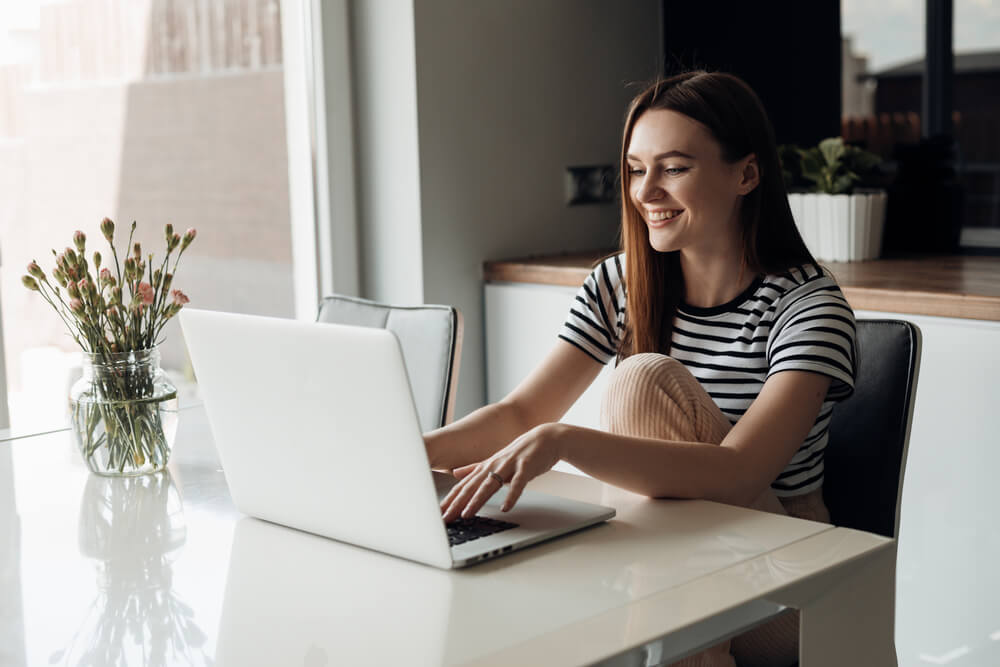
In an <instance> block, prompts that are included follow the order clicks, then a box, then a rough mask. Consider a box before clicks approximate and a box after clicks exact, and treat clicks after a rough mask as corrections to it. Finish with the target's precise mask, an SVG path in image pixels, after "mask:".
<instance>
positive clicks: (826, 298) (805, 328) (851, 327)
mask: <svg viewBox="0 0 1000 667" xmlns="http://www.w3.org/2000/svg"><path fill="white" fill-rule="evenodd" d="M855 335H856V331H855V323H854V311H853V310H851V307H850V306H849V305H848V304H847V300H846V299H845V298H844V296H843V294H842V293H841V292H840V289H839V288H838V287H837V285H836V283H834V282H832V281H829V283H828V285H827V286H824V287H822V288H819V289H812V290H811V291H809V292H808V293H807V294H805V295H804V296H802V297H800V298H797V299H794V300H793V301H792V302H791V303H789V305H788V306H787V307H785V308H784V312H783V313H782V314H781V316H779V318H778V321H777V322H776V323H775V330H773V331H772V333H771V337H770V340H769V341H768V348H767V360H768V371H767V377H771V376H772V375H774V374H775V373H780V372H782V371H788V370H802V371H812V372H814V373H821V374H823V375H828V376H830V377H831V378H832V379H833V382H832V383H831V384H830V389H829V391H828V392H827V396H826V398H827V400H832V401H841V400H843V399H845V398H847V397H848V396H850V395H851V394H852V393H854V374H855V360H856V358H857V356H856V347H855ZM765 381H766V378H765Z"/></svg>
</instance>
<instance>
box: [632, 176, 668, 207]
mask: <svg viewBox="0 0 1000 667" xmlns="http://www.w3.org/2000/svg"><path fill="white" fill-rule="evenodd" d="M635 196H636V199H638V200H639V201H653V200H655V199H659V198H660V197H661V196H663V189H662V188H661V187H660V186H659V184H658V183H657V182H656V179H653V178H650V177H648V176H647V177H646V178H643V179H642V181H641V182H640V183H639V189H638V190H637V191H636V193H635Z"/></svg>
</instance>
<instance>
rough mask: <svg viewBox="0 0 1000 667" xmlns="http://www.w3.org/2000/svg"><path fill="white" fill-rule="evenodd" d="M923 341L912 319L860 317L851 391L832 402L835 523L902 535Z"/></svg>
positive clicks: (826, 491) (829, 498) (827, 496)
mask: <svg viewBox="0 0 1000 667" xmlns="http://www.w3.org/2000/svg"><path fill="white" fill-rule="evenodd" d="M920 349H921V336H920V329H918V328H917V326H916V325H914V324H913V323H911V322H906V321H903V320H858V321H857V359H856V363H857V376H856V378H855V382H854V394H853V395H852V396H851V397H850V398H848V399H847V400H845V401H843V402H842V403H840V404H838V405H837V406H836V407H835V408H834V410H833V417H832V418H831V421H830V440H829V443H828V444H827V447H826V454H825V470H826V472H825V479H824V482H823V498H824V500H825V501H826V505H827V507H828V508H829V510H830V519H831V521H832V522H833V523H834V524H835V525H838V526H846V527H849V528H857V529H859V530H865V531H869V532H872V533H878V534H880V535H884V536H886V537H895V536H896V535H897V531H898V528H899V500H900V498H901V497H902V488H903V472H904V470H905V467H906V451H907V444H908V442H909V439H910V424H911V422H912V420H913V402H914V397H915V396H916V390H917V374H918V372H919V368H920Z"/></svg>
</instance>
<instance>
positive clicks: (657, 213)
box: [646, 208, 684, 227]
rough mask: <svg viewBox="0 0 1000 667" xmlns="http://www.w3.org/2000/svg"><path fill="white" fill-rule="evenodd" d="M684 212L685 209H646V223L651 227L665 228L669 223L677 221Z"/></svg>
mask: <svg viewBox="0 0 1000 667" xmlns="http://www.w3.org/2000/svg"><path fill="white" fill-rule="evenodd" d="M683 212H684V209H681V208H674V209H663V208H661V209H656V210H651V209H646V223H647V224H648V225H649V226H650V227H665V226H667V225H668V224H669V223H671V222H673V221H675V220H676V219H677V218H678V217H680V214H681V213H683Z"/></svg>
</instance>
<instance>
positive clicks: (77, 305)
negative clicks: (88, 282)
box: [69, 299, 83, 315]
mask: <svg viewBox="0 0 1000 667" xmlns="http://www.w3.org/2000/svg"><path fill="white" fill-rule="evenodd" d="M69 309H70V310H72V311H73V312H74V313H76V314H77V315H82V314H83V301H80V300H79V299H70V300H69Z"/></svg>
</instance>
